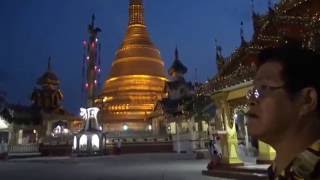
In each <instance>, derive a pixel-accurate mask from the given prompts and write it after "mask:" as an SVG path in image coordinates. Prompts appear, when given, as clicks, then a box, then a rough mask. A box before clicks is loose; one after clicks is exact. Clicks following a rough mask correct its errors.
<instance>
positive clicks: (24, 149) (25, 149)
mask: <svg viewBox="0 0 320 180" xmlns="http://www.w3.org/2000/svg"><path fill="white" fill-rule="evenodd" d="M8 152H9V153H37V152H39V145H38V144H26V145H9V148H8Z"/></svg>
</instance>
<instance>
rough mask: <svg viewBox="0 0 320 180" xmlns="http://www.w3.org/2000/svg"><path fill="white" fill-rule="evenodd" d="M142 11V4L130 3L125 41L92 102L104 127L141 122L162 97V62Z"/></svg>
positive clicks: (131, 0) (164, 77)
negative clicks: (100, 110)
mask: <svg viewBox="0 0 320 180" xmlns="http://www.w3.org/2000/svg"><path fill="white" fill-rule="evenodd" d="M143 10H144V9H143V2H142V0H130V3H129V23H128V30H127V33H126V36H125V39H124V41H123V42H122V44H121V46H120V48H119V49H118V50H117V51H116V54H115V59H114V61H113V63H112V68H111V72H110V74H109V76H108V79H107V80H106V81H105V84H104V88H103V91H102V93H101V95H100V98H99V99H97V100H96V102H97V103H100V104H102V107H103V110H102V119H103V120H104V121H105V122H107V123H108V122H110V123H112V122H113V123H116V122H132V121H135V122H141V121H143V120H144V119H145V118H146V116H147V115H148V114H150V113H151V111H152V110H153V108H154V106H155V103H156V102H157V101H158V100H160V99H162V98H163V97H164V85H165V82H166V81H167V76H166V73H165V68H164V62H163V60H162V59H161V56H160V51H159V50H158V49H157V48H156V47H155V46H154V45H153V43H152V41H151V39H150V36H149V33H148V30H147V26H146V25H145V21H144V12H143Z"/></svg>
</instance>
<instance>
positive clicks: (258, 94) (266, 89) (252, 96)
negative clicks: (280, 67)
mask: <svg viewBox="0 0 320 180" xmlns="http://www.w3.org/2000/svg"><path fill="white" fill-rule="evenodd" d="M282 88H284V86H276V87H274V86H267V85H263V86H260V87H254V88H252V89H250V90H249V91H248V92H247V99H248V100H260V99H262V98H264V97H266V96H268V94H270V93H271V92H273V91H275V90H277V89H282Z"/></svg>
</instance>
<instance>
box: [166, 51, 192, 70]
mask: <svg viewBox="0 0 320 180" xmlns="http://www.w3.org/2000/svg"><path fill="white" fill-rule="evenodd" d="M187 71H188V68H187V67H186V66H185V65H183V64H182V62H181V61H180V60H179V52H178V48H176V50H175V59H174V61H173V63H172V65H171V67H170V68H169V70H168V73H169V75H171V76H172V75H173V73H174V72H176V73H181V74H185V73H186V72H187Z"/></svg>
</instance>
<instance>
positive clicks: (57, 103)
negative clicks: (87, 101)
mask: <svg viewBox="0 0 320 180" xmlns="http://www.w3.org/2000/svg"><path fill="white" fill-rule="evenodd" d="M59 85H60V81H59V79H58V77H57V76H56V74H55V73H54V72H53V70H52V68H51V58H49V60H48V69H47V71H46V72H45V73H44V74H43V75H42V76H40V78H38V81H37V87H35V88H34V90H33V92H32V94H31V101H32V104H31V105H20V104H9V103H3V102H5V101H3V100H2V104H3V105H2V108H1V109H2V110H1V112H0V117H1V121H2V122H1V123H2V126H3V127H6V128H3V127H2V128H3V129H6V131H7V135H6V136H5V137H6V138H5V139H6V141H7V142H8V144H9V145H11V146H19V145H30V144H33V145H35V146H34V147H36V146H37V144H38V143H41V142H43V141H44V140H45V139H46V137H49V136H54V135H55V134H56V133H58V134H60V133H65V134H69V133H71V131H78V130H79V128H80V127H81V123H82V122H81V121H79V118H78V117H76V116H74V115H72V114H71V113H69V112H67V111H66V110H65V109H64V108H63V107H62V105H61V101H62V100H63V93H62V91H61V90H60V87H59ZM62 130H64V132H62ZM58 131H59V132H58ZM17 148H18V147H17ZM17 148H16V149H17Z"/></svg>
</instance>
